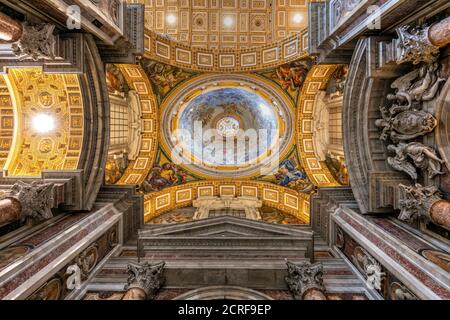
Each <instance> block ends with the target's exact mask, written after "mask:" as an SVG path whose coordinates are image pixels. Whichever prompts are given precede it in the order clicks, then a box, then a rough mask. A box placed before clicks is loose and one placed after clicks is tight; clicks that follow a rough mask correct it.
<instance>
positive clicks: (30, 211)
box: [9, 181, 53, 220]
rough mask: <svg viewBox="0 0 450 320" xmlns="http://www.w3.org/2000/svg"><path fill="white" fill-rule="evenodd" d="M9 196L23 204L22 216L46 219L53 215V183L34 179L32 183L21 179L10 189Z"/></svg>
mask: <svg viewBox="0 0 450 320" xmlns="http://www.w3.org/2000/svg"><path fill="white" fill-rule="evenodd" d="M9 196H10V197H12V198H15V199H17V200H18V201H19V202H20V204H21V206H22V217H31V218H33V219H36V220H46V219H50V218H52V217H53V213H52V211H51V208H52V206H53V183H42V182H40V181H33V182H32V183H31V184H28V183H25V182H22V181H19V182H17V183H16V184H15V185H14V186H13V187H12V188H11V190H10V192H9Z"/></svg>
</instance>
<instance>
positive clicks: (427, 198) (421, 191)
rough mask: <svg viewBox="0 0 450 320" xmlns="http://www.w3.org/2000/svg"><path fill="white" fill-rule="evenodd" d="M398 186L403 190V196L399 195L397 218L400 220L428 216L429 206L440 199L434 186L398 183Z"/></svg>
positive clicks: (439, 194)
mask: <svg viewBox="0 0 450 320" xmlns="http://www.w3.org/2000/svg"><path fill="white" fill-rule="evenodd" d="M399 187H400V189H401V190H402V191H403V196H402V197H400V202H399V209H400V210H401V212H400V215H399V217H398V218H399V219H400V220H402V221H412V220H413V219H415V218H418V217H420V216H421V215H425V216H427V217H428V218H430V210H431V207H432V206H433V204H435V203H436V202H438V201H441V200H442V195H441V193H440V192H439V189H438V188H437V187H435V186H428V187H423V186H422V185H420V184H416V185H414V186H405V185H400V186H399Z"/></svg>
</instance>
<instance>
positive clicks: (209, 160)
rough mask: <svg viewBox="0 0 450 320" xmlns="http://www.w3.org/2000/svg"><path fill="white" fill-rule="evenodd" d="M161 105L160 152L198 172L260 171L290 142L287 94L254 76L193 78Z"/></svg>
mask: <svg viewBox="0 0 450 320" xmlns="http://www.w3.org/2000/svg"><path fill="white" fill-rule="evenodd" d="M161 110H162V112H161V113H162V116H161V125H162V131H161V143H162V146H163V149H164V151H165V153H166V154H167V155H170V156H171V158H172V160H179V163H180V164H181V166H182V167H184V168H186V169H187V170H188V171H190V172H193V173H195V175H196V176H199V177H204V178H230V177H237V178H251V177H255V176H261V175H264V174H267V172H270V171H271V170H273V169H274V167H275V168H277V167H278V164H279V159H280V158H282V157H283V155H285V154H286V153H287V152H288V151H289V150H290V149H291V148H292V146H293V141H294V134H295V133H294V130H293V127H294V125H293V124H294V117H295V116H294V112H293V105H292V103H291V101H290V99H289V97H288V96H287V95H286V94H284V93H283V92H282V91H280V90H278V89H277V88H276V87H275V86H274V85H273V84H271V83H270V82H269V81H264V80H262V79H259V78H256V77H252V76H248V75H247V76H243V75H230V76H227V77H223V76H217V75H215V76H200V77H196V78H194V79H193V80H191V81H189V82H188V83H186V84H185V85H181V86H180V87H179V88H177V89H176V90H174V92H173V93H172V94H171V95H170V96H169V97H167V98H166V99H165V101H164V103H163V104H162V106H161ZM211 129H213V130H211ZM214 129H216V130H217V132H215V131H214ZM209 133H211V136H210V137H209V138H208V137H206V135H208V134H209ZM216 133H217V134H216ZM199 135H200V138H198V136H199ZM223 135H228V137H223ZM230 135H232V136H230ZM202 137H203V139H202Z"/></svg>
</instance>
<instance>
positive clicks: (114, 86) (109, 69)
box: [106, 64, 129, 94]
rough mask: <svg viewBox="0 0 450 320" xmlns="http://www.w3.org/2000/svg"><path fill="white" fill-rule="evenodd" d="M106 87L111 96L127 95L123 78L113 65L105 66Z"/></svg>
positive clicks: (126, 86)
mask: <svg viewBox="0 0 450 320" xmlns="http://www.w3.org/2000/svg"><path fill="white" fill-rule="evenodd" d="M106 85H107V87H108V91H109V92H110V93H113V94H127V93H128V91H129V88H128V85H127V82H126V80H125V77H124V76H123V74H122V72H121V71H120V69H119V68H118V67H116V66H115V65H113V64H109V65H107V66H106Z"/></svg>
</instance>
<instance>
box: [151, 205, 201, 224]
mask: <svg viewBox="0 0 450 320" xmlns="http://www.w3.org/2000/svg"><path fill="white" fill-rule="evenodd" d="M195 211H196V208H183V209H177V210H173V211H171V212H168V213H164V214H162V215H160V216H159V217H156V218H154V219H152V220H150V222H149V224H172V223H183V222H189V221H192V219H193V218H194V214H195Z"/></svg>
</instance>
